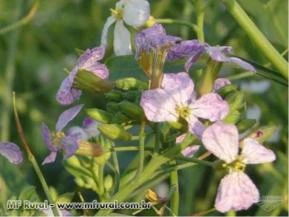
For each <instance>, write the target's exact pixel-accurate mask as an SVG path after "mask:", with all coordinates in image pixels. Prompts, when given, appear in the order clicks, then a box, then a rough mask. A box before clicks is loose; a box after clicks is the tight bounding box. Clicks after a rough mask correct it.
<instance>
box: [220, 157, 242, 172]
mask: <svg viewBox="0 0 289 217" xmlns="http://www.w3.org/2000/svg"><path fill="white" fill-rule="evenodd" d="M223 167H224V168H226V169H228V170H229V171H230V172H233V171H241V172H243V171H244V170H245V168H246V164H245V163H244V161H243V160H242V158H241V157H238V158H237V159H236V160H235V161H233V162H232V163H229V164H227V163H224V164H223Z"/></svg>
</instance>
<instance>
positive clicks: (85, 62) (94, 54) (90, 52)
mask: <svg viewBox="0 0 289 217" xmlns="http://www.w3.org/2000/svg"><path fill="white" fill-rule="evenodd" d="M104 54H105V47H103V46H100V47H94V48H92V49H86V50H85V51H84V52H83V54H82V55H81V56H80V57H79V58H78V61H77V64H76V68H86V67H89V66H91V65H93V64H95V63H96V62H97V61H99V60H101V59H102V58H103V57H104Z"/></svg>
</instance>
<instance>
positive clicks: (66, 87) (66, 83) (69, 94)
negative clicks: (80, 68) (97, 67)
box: [56, 70, 81, 105]
mask: <svg viewBox="0 0 289 217" xmlns="http://www.w3.org/2000/svg"><path fill="white" fill-rule="evenodd" d="M76 73H77V70H74V71H72V72H71V73H70V74H69V75H68V76H67V77H66V78H65V79H64V80H63V81H62V83H61V85H60V88H59V90H58V91H57V94H56V100H57V101H58V102H59V103H60V104H62V105H70V104H71V103H73V102H74V101H75V100H78V99H79V97H80V96H81V91H80V90H78V89H75V88H73V87H72V85H73V80H74V77H75V75H76Z"/></svg>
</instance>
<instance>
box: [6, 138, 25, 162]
mask: <svg viewBox="0 0 289 217" xmlns="http://www.w3.org/2000/svg"><path fill="white" fill-rule="evenodd" d="M0 154H1V155H2V156H4V157H6V158H7V159H8V160H9V162H10V163H13V164H20V163H21V162H22V161H23V156H22V152H21V151H20V148H19V147H18V146H17V145H16V144H14V143H12V142H0Z"/></svg>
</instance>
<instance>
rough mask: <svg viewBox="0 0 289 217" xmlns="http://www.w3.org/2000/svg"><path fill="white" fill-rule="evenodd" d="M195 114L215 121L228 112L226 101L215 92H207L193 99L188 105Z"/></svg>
mask: <svg viewBox="0 0 289 217" xmlns="http://www.w3.org/2000/svg"><path fill="white" fill-rule="evenodd" d="M190 107H191V108H192V110H193V111H192V112H193V114H194V115H195V116H197V117H200V118H204V119H208V120H210V121H217V120H221V119H223V118H224V117H225V116H226V115H227V114H228V113H229V105H228V103H227V102H226V101H225V100H223V99H222V97H220V96H219V95H218V94H216V93H208V94H206V95H204V96H202V97H201V98H200V99H198V100H197V101H195V102H194V103H192V104H191V106H190Z"/></svg>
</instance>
